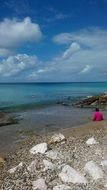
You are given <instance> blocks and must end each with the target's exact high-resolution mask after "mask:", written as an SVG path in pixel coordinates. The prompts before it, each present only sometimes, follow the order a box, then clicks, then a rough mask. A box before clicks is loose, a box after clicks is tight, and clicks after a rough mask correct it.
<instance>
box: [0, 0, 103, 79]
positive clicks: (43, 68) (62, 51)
mask: <svg viewBox="0 0 107 190" xmlns="http://www.w3.org/2000/svg"><path fill="white" fill-rule="evenodd" d="M106 22H107V0H75V1H74V0H66V1H65V0H18V1H17V0H0V82H77V81H80V82H81V81H83V82H84V81H107V23H106Z"/></svg>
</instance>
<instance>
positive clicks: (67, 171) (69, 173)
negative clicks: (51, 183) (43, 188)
mask: <svg viewBox="0 0 107 190" xmlns="http://www.w3.org/2000/svg"><path fill="white" fill-rule="evenodd" d="M59 177H60V178H61V180H62V181H63V182H65V183H69V182H71V183H74V184H75V183H83V184H86V183H87V180H86V178H85V177H84V176H82V175H81V174H80V173H79V172H78V171H76V170H75V169H74V168H72V167H70V166H69V165H65V166H64V167H63V169H62V172H61V173H60V174H59Z"/></svg>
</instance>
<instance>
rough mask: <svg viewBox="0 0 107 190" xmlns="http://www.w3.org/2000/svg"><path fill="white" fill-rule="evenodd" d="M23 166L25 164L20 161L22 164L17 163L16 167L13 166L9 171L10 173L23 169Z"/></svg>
mask: <svg viewBox="0 0 107 190" xmlns="http://www.w3.org/2000/svg"><path fill="white" fill-rule="evenodd" d="M22 166H23V163H22V162H20V164H19V165H17V166H16V167H14V168H11V169H10V170H8V172H9V173H11V174H12V173H15V171H16V170H17V169H21V168H22Z"/></svg>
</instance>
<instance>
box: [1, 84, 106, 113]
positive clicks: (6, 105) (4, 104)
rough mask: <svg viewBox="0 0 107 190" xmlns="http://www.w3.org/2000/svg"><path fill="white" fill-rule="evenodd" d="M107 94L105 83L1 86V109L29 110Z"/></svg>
mask: <svg viewBox="0 0 107 190" xmlns="http://www.w3.org/2000/svg"><path fill="white" fill-rule="evenodd" d="M104 92H107V82H105V83H98V82H97V83H27V84H24V83H23V84H0V109H12V110H14V109H28V108H33V107H35V108H36V107H38V106H43V105H45V106H46V105H51V104H55V103H56V102H58V101H62V102H64V101H70V102H72V101H74V100H76V99H78V98H84V97H86V96H91V95H95V94H99V93H104Z"/></svg>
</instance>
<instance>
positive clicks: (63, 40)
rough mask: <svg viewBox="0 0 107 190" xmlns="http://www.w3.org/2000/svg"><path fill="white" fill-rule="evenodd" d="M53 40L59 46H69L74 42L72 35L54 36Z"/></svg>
mask: <svg viewBox="0 0 107 190" xmlns="http://www.w3.org/2000/svg"><path fill="white" fill-rule="evenodd" d="M52 40H53V42H55V43H57V44H68V43H71V42H72V36H71V34H70V33H61V34H58V35H56V36H54V37H53V39H52Z"/></svg>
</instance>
